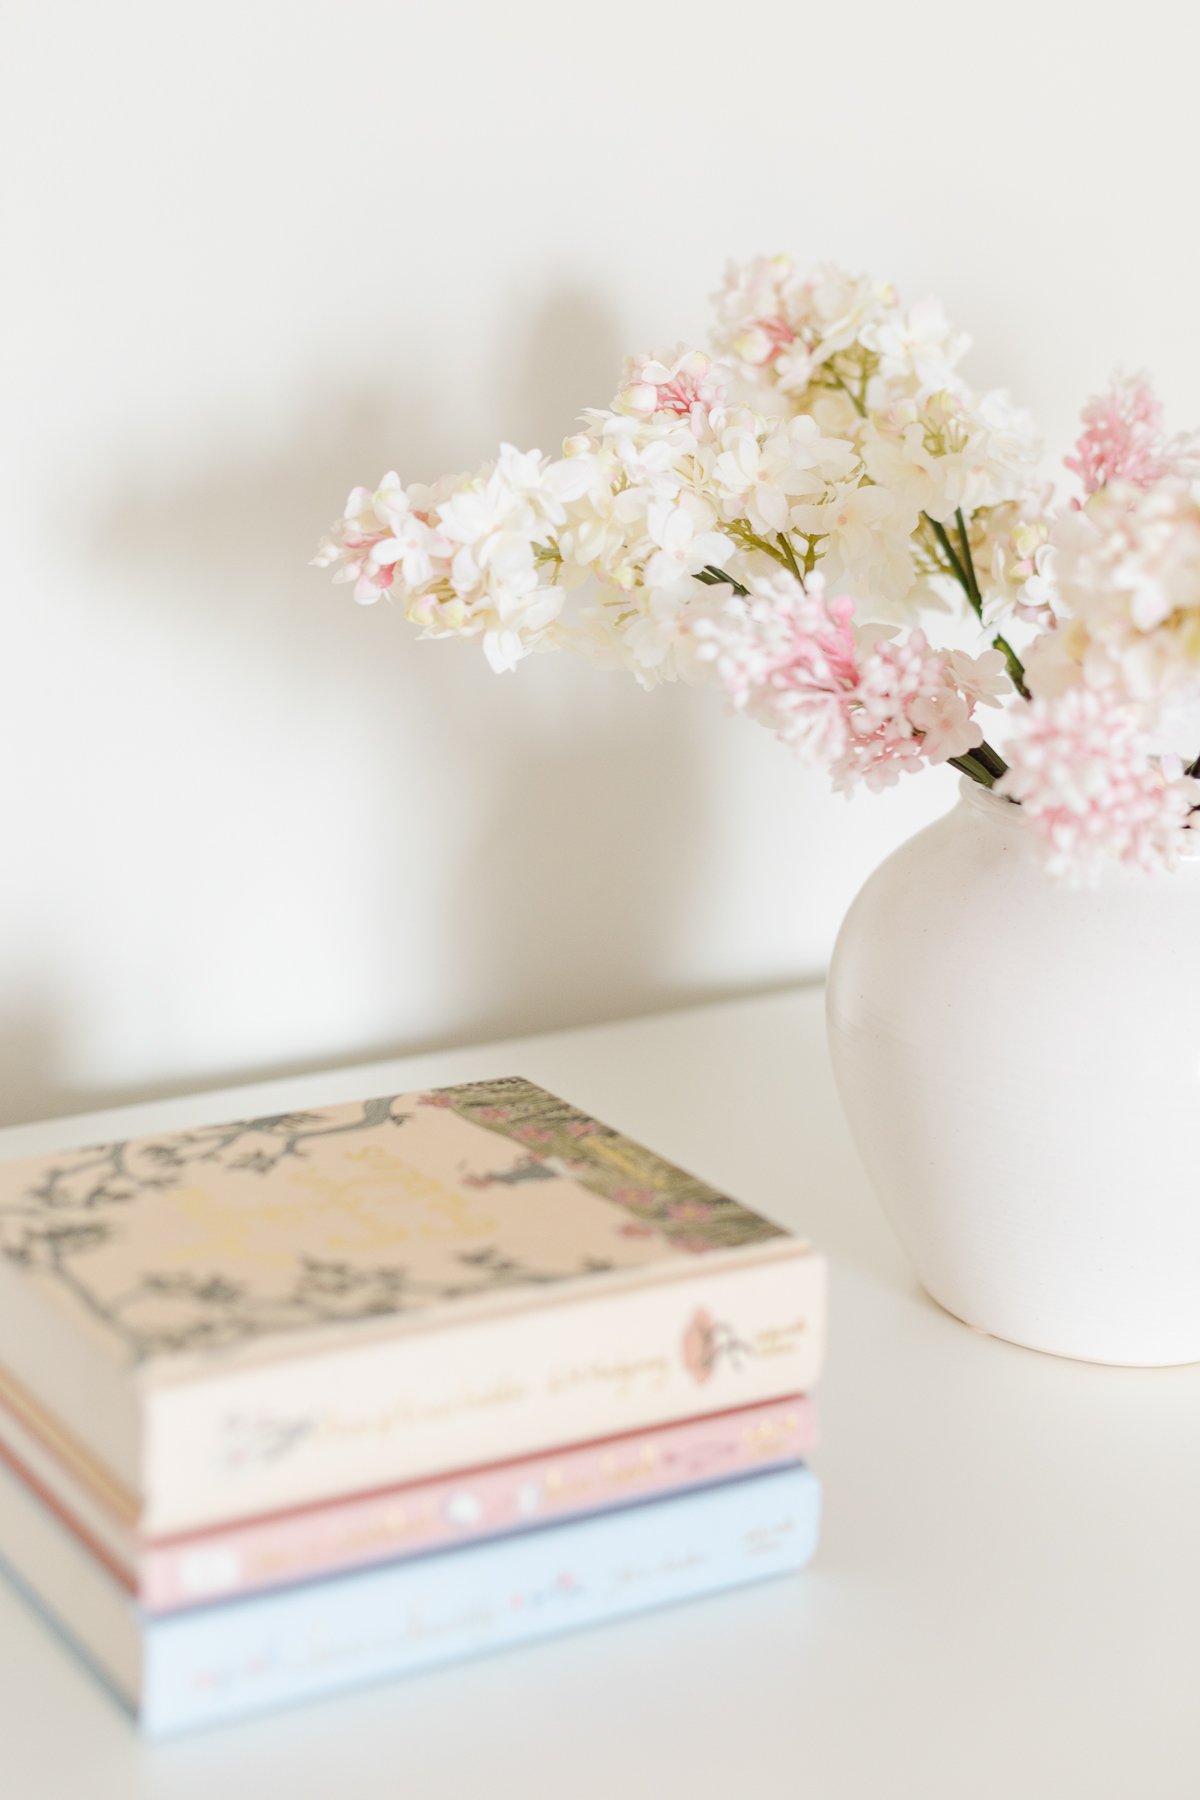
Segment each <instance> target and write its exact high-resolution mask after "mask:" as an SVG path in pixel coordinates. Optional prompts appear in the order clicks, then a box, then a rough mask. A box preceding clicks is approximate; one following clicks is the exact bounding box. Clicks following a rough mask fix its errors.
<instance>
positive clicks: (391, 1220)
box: [0, 1078, 824, 1735]
mask: <svg viewBox="0 0 1200 1800" xmlns="http://www.w3.org/2000/svg"><path fill="white" fill-rule="evenodd" d="M0 1252H2V1254H0V1558H2V1559H3V1561H4V1563H5V1564H6V1566H7V1568H8V1570H9V1571H10V1572H11V1574H12V1576H13V1578H14V1579H15V1581H16V1582H17V1583H18V1584H19V1585H20V1586H21V1587H23V1588H24V1589H25V1591H26V1592H27V1593H28V1594H29V1595H30V1596H31V1597H32V1598H33V1599H34V1601H35V1602H36V1603H38V1604H39V1605H40V1606H41V1607H43V1608H44V1609H45V1610H46V1611H47V1612H48V1613H49V1614H50V1615H51V1616H52V1617H53V1618H54V1619H55V1620H56V1621H57V1623H58V1624H59V1625H60V1626H61V1627H62V1628H63V1630H64V1631H65V1632H66V1633H67V1635H68V1636H69V1637H71V1638H72V1639H73V1640H74V1641H75V1643H76V1644H77V1645H78V1646H79V1647H80V1649H81V1650H82V1651H83V1653H84V1654H85V1655H86V1656H87V1658H88V1659H89V1660H90V1661H91V1663H92V1664H93V1666H95V1667H96V1668H97V1669H98V1670H99V1671H100V1672H101V1673H102V1674H103V1675H104V1676H105V1677H106V1678H107V1680H108V1682H109V1683H110V1685H111V1686H112V1687H113V1688H114V1689H115V1690H116V1692H117V1693H118V1694H119V1695H120V1696H121V1698H122V1699H123V1700H124V1701H125V1702H126V1703H127V1704H128V1705H130V1706H131V1707H132V1708H133V1709H134V1711H135V1712H136V1714H137V1716H138V1717H139V1719H140V1721H141V1722H142V1725H143V1727H144V1729H145V1730H147V1731H148V1732H150V1733H153V1734H156V1735H159V1734H165V1733H169V1732H174V1731H178V1730H183V1729H187V1728H189V1727H192V1726H198V1725H202V1724H207V1723H210V1722H213V1721H216V1720H219V1719H226V1718H231V1717H234V1716H237V1715H240V1714H244V1713H247V1712H251V1711H256V1710H258V1709H260V1708H264V1707H269V1706H276V1705H280V1704H283V1703H285V1702H288V1701H295V1700H299V1699H302V1698H307V1697H309V1696H314V1695H317V1694H323V1693H327V1692H330V1691H332V1690H334V1689H337V1688H341V1687H345V1686H348V1685H350V1684H352V1683H357V1682H361V1681H364V1680H371V1679H377V1678H381V1677H384V1676H388V1675H392V1674H396V1673H399V1672H402V1671H406V1670H412V1669H417V1668H423V1667H427V1666H430V1665H433V1664H436V1663H443V1662H448V1661H451V1660H453V1659H455V1658H458V1657H461V1656H466V1655H471V1654H476V1653H478V1652H480V1651H483V1650H487V1649H492V1648H499V1647H501V1646H506V1645H512V1644H516V1643H520V1642H527V1641H530V1640H532V1639H536V1638H539V1637H542V1636H546V1635H548V1634H550V1633H553V1632H558V1631H565V1630H569V1629H572V1628H574V1627H577V1626H582V1625H586V1624H592V1623H596V1622H599V1621H602V1620H608V1619H615V1618H618V1617H621V1616H624V1615H627V1614H631V1613H634V1612H639V1611H642V1610H645V1609H647V1608H650V1607H653V1606H658V1605H660V1604H662V1603H665V1602H667V1601H671V1600H680V1599H685V1598H689V1597H692V1596H695V1595H700V1594H707V1593H712V1592H715V1591H717V1590H719V1589H722V1588H727V1587H731V1586H734V1585H737V1584H739V1583H743V1582H748V1581H753V1580H756V1579H758V1578H760V1577H762V1576H766V1575H771V1574H775V1573H779V1572H782V1571H784V1570H789V1569H794V1568H797V1567H799V1566H800V1565H801V1564H802V1563H804V1562H805V1561H806V1560H807V1558H808V1557H809V1556H810V1554H811V1553H812V1550H813V1547H814V1543H815V1537H816V1528H817V1511H818V1490H817V1484H816V1481H815V1479H814V1477H813V1476H812V1474H811V1473H810V1472H809V1470H808V1469H807V1468H806V1467H805V1465H804V1458H805V1456H806V1455H807V1452H808V1451H809V1449H810V1447H811V1445H812V1443H813V1439H814V1417H813V1412H812V1407H811V1402H810V1401H809V1400H808V1399H807V1398H806V1396H807V1393H808V1390H809V1388H810V1387H811V1385H812V1383H813V1380H814V1377H815V1376H816V1373H817V1368H818V1362H819V1358H820V1353H821V1347H822V1337H823V1330H824V1268H823V1265H822V1262H821V1259H820V1258H819V1257H818V1256H816V1255H815V1254H813V1253H812V1252H811V1251H810V1250H809V1248H808V1246H807V1245H805V1244H804V1243H802V1242H801V1241H799V1240H797V1239H795V1238H793V1237H790V1236H789V1235H788V1234H787V1233H786V1232H784V1231H782V1230H781V1229H780V1228H779V1227H778V1226H777V1225H774V1224H772V1223H770V1222H769V1221H768V1220H767V1219H765V1218H762V1217H760V1216H759V1215H758V1214H756V1213H754V1212H751V1211H749V1210H748V1209H747V1208H745V1207H743V1206H741V1205H739V1204H738V1203H737V1202H736V1201H734V1200H731V1199H729V1198H728V1197H726V1196H725V1195H722V1194H719V1193H717V1192H716V1191H714V1190H713V1189H712V1188H710V1187H708V1186H706V1185H705V1184H704V1183H703V1182H701V1181H698V1180H697V1179H696V1178H695V1177H693V1176H691V1175H688V1174H686V1173H684V1172H683V1171H682V1170H680V1169H678V1168H676V1167H674V1166H673V1165H672V1164H670V1163H667V1162H665V1161H664V1160H663V1159H662V1158H660V1157H658V1156H655V1155H654V1154H653V1153H651V1152H650V1151H648V1150H645V1149H642V1148H641V1147H640V1146H638V1145H636V1144H634V1143H632V1142H630V1140H629V1139H627V1138H625V1137H623V1136H621V1135H620V1134H619V1133H618V1132H616V1131H613V1130H611V1129H610V1128H608V1127H607V1126H604V1125H601V1124H599V1123H597V1121H596V1120H594V1119H592V1118H590V1117H588V1116H587V1115H586V1114H584V1113H582V1112H580V1111H578V1110H577V1109H576V1108H575V1107H573V1106H570V1105H568V1104H566V1103H565V1102H564V1101H562V1100H559V1099H556V1098H555V1097H554V1096H553V1095H551V1094H548V1093H546V1092H545V1091H544V1090H543V1089H541V1088H538V1087H535V1086H533V1085H532V1084H531V1083H529V1082H527V1081H523V1080H520V1079H516V1078H509V1079H505V1080H497V1081H490V1082H475V1083H471V1084H469V1085H467V1086H462V1087H456V1088H444V1089H439V1090H435V1091H432V1092H427V1093H422V1094H412V1095H405V1096H401V1097H393V1098H390V1099H382V1100H370V1101H366V1102H363V1103H360V1104H356V1105H351V1106H337V1107H330V1108H328V1109H325V1110H322V1111H315V1112H308V1113H291V1114H286V1115H283V1116H280V1117H271V1118H257V1119H248V1120H243V1121H241V1122H239V1123H236V1124H229V1125H224V1126H218V1127H213V1128H211V1129H204V1130H194V1131H186V1132H181V1133H178V1134H176V1135H165V1136H157V1137H150V1138H144V1139H139V1140H135V1141H131V1142H122V1143H109V1144H103V1145H98V1146H95V1147H92V1148H89V1149H86V1150H79V1151H74V1152H70V1153H64V1154H60V1155H58V1156H55V1157H52V1158H46V1157H42V1158H37V1159H34V1160H29V1161H24V1162H16V1163H9V1164H7V1165H5V1166H4V1167H3V1168H0Z"/></svg>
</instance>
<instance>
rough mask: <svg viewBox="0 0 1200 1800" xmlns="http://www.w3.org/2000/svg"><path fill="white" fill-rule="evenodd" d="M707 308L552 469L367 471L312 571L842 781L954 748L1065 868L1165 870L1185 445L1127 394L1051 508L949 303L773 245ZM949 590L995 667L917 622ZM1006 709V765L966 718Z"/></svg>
mask: <svg viewBox="0 0 1200 1800" xmlns="http://www.w3.org/2000/svg"><path fill="white" fill-rule="evenodd" d="M716 315H717V316H716V329H715V333H714V342H713V346H712V352H711V354H710V353H709V352H708V351H705V350H700V349H690V348H680V349H677V350H675V351H672V352H670V353H668V354H665V355H662V356H657V357H640V358H635V359H633V360H631V361H630V362H629V363H628V364H627V366H626V368H625V370H624V372H623V375H622V377H621V381H620V384H619V387H618V390H617V393H616V395H615V397H614V398H613V400H612V401H611V403H610V404H609V405H608V406H606V407H603V408H597V409H592V410H589V411H587V412H585V413H584V414H583V417H582V420H581V429H580V430H579V431H578V432H577V433H576V434H575V435H573V436H572V437H570V438H568V439H567V441H566V442H565V444H564V445H563V446H562V449H561V453H560V454H559V455H557V456H543V455H542V454H541V453H540V452H538V451H521V450H518V449H515V448H513V447H512V446H511V445H507V444H506V445H502V446H501V448H500V452H499V454H498V456H497V458H496V460H495V461H494V462H492V463H489V464H487V465H486V466H485V467H484V468H482V469H480V470H478V471H476V472H474V473H471V474H465V475H462V476H458V477H447V478H444V479H442V480H440V481H438V482H437V483H436V484H435V485H433V486H432V487H425V486H420V485H417V484H412V485H408V486H406V485H404V484H403V483H402V482H401V481H400V479H399V478H398V476H397V475H395V474H389V475H387V476H385V478H384V480H383V482H382V483H381V484H380V486H379V487H378V488H377V489H375V490H374V491H369V490H367V489H365V488H356V489H355V490H354V491H353V492H352V494H351V495H350V497H349V500H348V502H347V505H346V508H345V512H344V515H343V517H342V518H341V519H340V520H339V521H338V523H337V524H336V525H335V526H334V527H333V528H332V531H331V533H330V535H329V536H328V537H327V538H325V539H324V540H323V541H322V543H321V546H320V549H319V552H318V556H317V559H316V560H317V561H318V563H320V564H321V565H322V566H325V567H330V568H332V569H333V570H334V571H335V576H334V578H335V580H338V581H344V582H348V583H350V584H351V585H352V588H353V592H354V595H355V598H356V599H358V600H360V601H362V602H363V603H370V602H373V601H377V600H380V599H382V598H385V597H386V598H390V599H392V600H393V601H394V602H396V603H397V604H398V605H399V606H400V607H401V608H402V609H403V612H404V614H405V616H406V617H407V618H408V619H409V620H411V621H412V622H413V623H414V624H415V625H417V626H418V627H419V628H420V629H421V630H422V632H423V634H424V635H426V636H430V637H444V636H460V637H474V638H477V639H479V640H480V642H481V644H482V647H483V650H484V652H485V654H486V656H487V658H488V660H489V662H490V663H491V665H492V666H493V668H495V669H497V670H508V669H512V668H514V667H515V666H516V664H517V663H518V662H519V661H520V660H521V659H522V658H523V657H524V656H526V655H528V654H530V653H531V652H533V651H538V650H545V649H559V648H562V649H569V650H572V651H575V652H578V653H580V654H582V655H585V656H587V657H589V658H591V659H592V660H594V661H595V662H597V663H599V664H601V665H604V666H609V667H615V668H621V669H624V670H626V671H627V672H629V673H631V674H632V675H633V676H634V677H635V678H636V680H637V681H639V682H640V683H641V684H642V685H643V686H645V687H652V686H654V685H655V684H656V683H657V682H659V681H662V680H671V679H675V678H677V677H685V678H687V679H690V680H710V681H715V682H716V684H717V685H718V686H719V687H720V688H721V689H722V690H723V692H724V693H725V695H726V697H727V698H728V700H729V701H730V702H731V704H732V705H733V706H734V708H735V709H736V710H739V711H742V712H744V713H745V714H746V715H748V716H749V717H751V718H754V719H756V720H758V721H759V722H760V723H762V724H763V725H765V726H767V727H768V728H769V729H770V730H771V731H773V732H775V733H776V734H777V735H778V736H779V737H780V738H781V739H783V740H784V741H785V742H787V743H789V744H792V745H795V746H796V747H798V748H800V749H802V750H804V751H805V752H806V753H808V754H809V755H811V756H813V757H814V758H816V759H817V760H818V761H820V762H822V763H823V764H824V765H825V766H826V767H827V768H828V769H829V770H830V772H831V774H832V776H833V780H834V784H835V786H837V787H839V788H850V787H853V786H856V785H859V784H863V785H866V786H868V787H883V786H887V785H889V784H890V783H892V782H894V781H895V780H897V779H898V777H899V776H900V775H901V774H903V773H908V772H911V771H915V770H917V769H920V768H923V767H927V766H929V765H930V764H936V763H944V762H952V763H954V764H955V765H956V766H958V767H959V768H960V769H961V770H962V771H963V772H964V773H966V774H967V775H969V776H971V777H972V778H973V779H974V780H976V781H980V782H982V783H983V784H984V785H989V786H991V785H996V786H997V791H998V792H1000V793H1001V794H1003V795H1006V796H1007V797H1009V798H1010V799H1012V800H1015V801H1018V802H1019V803H1020V804H1021V805H1022V806H1023V807H1025V808H1027V810H1028V815H1029V817H1030V819H1031V821H1033V823H1034V825H1035V827H1036V829H1037V830H1038V831H1040V832H1041V834H1042V837H1043V839H1044V842H1045V844H1046V846H1047V852H1048V854H1049V855H1050V857H1051V859H1052V860H1053V861H1054V862H1055V864H1056V865H1058V864H1062V863H1064V862H1065V861H1070V860H1071V859H1072V858H1074V859H1075V860H1076V861H1077V862H1078V863H1079V864H1080V865H1084V864H1088V865H1089V866H1090V865H1091V864H1093V863H1094V861H1095V856H1096V855H1097V854H1099V853H1100V852H1101V851H1102V850H1104V848H1105V846H1106V845H1107V851H1106V854H1108V855H1110V856H1111V857H1115V858H1116V859H1117V860H1118V861H1123V862H1126V863H1130V864H1134V865H1136V866H1138V867H1149V866H1164V865H1166V864H1169V863H1170V861H1171V860H1172V858H1173V857H1174V856H1175V855H1176V854H1177V853H1178V838H1179V829H1180V826H1181V825H1186V824H1188V823H1189V822H1190V819H1191V816H1192V815H1191V811H1190V808H1191V807H1192V805H1193V804H1195V802H1194V800H1193V795H1194V794H1195V793H1196V792H1197V791H1200V790H1197V788H1196V785H1195V783H1194V782H1193V781H1192V779H1191V776H1190V775H1189V776H1187V777H1185V776H1184V775H1183V773H1182V764H1180V766H1179V768H1177V769H1173V767H1172V766H1171V765H1169V764H1168V763H1166V762H1164V761H1163V760H1162V758H1161V757H1160V756H1158V754H1157V753H1156V750H1155V748H1154V740H1153V738H1152V737H1151V736H1150V735H1148V733H1150V732H1152V730H1153V728H1154V727H1155V725H1156V724H1161V714H1162V711H1163V709H1164V708H1165V707H1166V706H1167V705H1168V704H1169V703H1173V702H1174V701H1175V700H1176V699H1177V698H1178V697H1179V696H1181V695H1182V696H1183V697H1185V698H1187V697H1189V696H1190V697H1191V698H1192V699H1194V700H1195V701H1196V702H1197V703H1198V705H1200V497H1198V495H1197V490H1196V487H1195V482H1196V478H1197V474H1198V472H1200V453H1198V451H1197V440H1196V439H1195V438H1192V437H1186V438H1185V437H1177V438H1171V439H1168V438H1167V437H1166V436H1165V435H1164V433H1163V428H1162V409H1161V406H1160V404H1159V402H1158V400H1157V398H1156V397H1155V396H1154V394H1153V391H1152V390H1151V389H1150V387H1149V385H1148V383H1146V382H1145V380H1144V379H1143V378H1140V377H1137V378H1134V379H1132V380H1125V379H1123V380H1119V381H1118V382H1117V383H1116V384H1115V385H1114V387H1113V388H1112V389H1111V391H1110V392H1109V393H1108V394H1106V395H1103V396H1100V397H1099V398H1097V399H1095V400H1093V401H1091V402H1089V404H1088V406H1087V407H1086V408H1085V410H1084V415H1083V424H1084V429H1083V433H1082V435H1081V437H1080V439H1079V442H1078V444H1077V446H1076V452H1075V455H1074V456H1073V457H1071V458H1069V459H1068V467H1069V468H1070V469H1071V470H1072V471H1073V472H1074V474H1075V475H1076V476H1077V477H1078V479H1079V481H1080V484H1081V486H1082V489H1083V497H1082V499H1081V500H1078V501H1074V502H1072V503H1071V504H1070V505H1068V506H1067V507H1065V508H1062V509H1060V508H1057V507H1056V505H1055V502H1054V497H1053V491H1052V489H1051V488H1050V487H1049V486H1047V485H1046V484H1045V483H1044V482H1043V481H1041V480H1040V478H1039V476H1038V473H1037V467H1036V464H1037V441H1036V437H1035V434H1034V431H1033V428H1032V425H1031V423H1030V421H1029V419H1028V417H1027V415H1025V414H1024V413H1022V412H1020V411H1018V410H1017V409H1016V408H1015V407H1014V406H1013V405H1012V404H1011V402H1010V401H1009V400H1008V399H1007V398H1006V396H1005V395H1003V394H1002V393H999V392H988V393H977V392H976V391H975V390H974V389H973V388H972V387H971V386H970V385H969V384H968V383H967V382H966V380H965V378H964V376H963V374H962V369H961V363H962V359H963V356H964V354H965V351H966V349H967V347H968V340H967V339H966V338H965V336H964V335H963V334H962V333H960V332H958V331H956V330H954V329H953V328H952V327H951V326H950V325H949V324H948V322H947V320H946V318H945V315H944V313H943V312H942V309H941V307H940V306H939V305H938V304H937V303H936V302H933V301H926V302H923V303H921V304H919V305H916V306H913V307H911V308H908V309H907V310H906V309H905V308H904V307H903V306H902V305H901V304H900V301H899V299H898V298H897V296H896V294H895V292H894V290H893V289H892V288H891V287H890V286H888V285H886V284H882V283H879V282H876V281H872V280H869V279H867V278H865V277H853V276H850V275H847V274H846V273H844V272H843V271H841V270H839V269H837V268H833V267H824V268H821V269H818V270H817V271H816V272H815V273H814V274H808V275H806V274H803V273H801V272H800V271H799V270H797V268H796V267H795V265H794V264H793V263H792V262H791V260H790V259H789V258H787V257H771V258H768V257H760V258H758V259H756V260H755V261H752V262H750V263H748V264H746V265H743V266H737V267H733V268H731V269H730V270H729V272H728V274H727V276H726V280H725V284H724V286H723V288H722V290H721V292H720V294H719V295H718V296H717V300H716ZM952 601H957V603H958V608H959V611H960V612H961V614H962V615H963V616H964V617H965V618H967V619H969V620H973V621H974V625H975V628H976V629H977V631H978V633H979V634H980V638H981V640H982V641H981V642H980V643H979V644H978V646H977V648H978V650H979V654H977V655H967V654H966V653H965V652H964V651H961V650H952V649H939V648H937V647H936V646H935V645H933V644H931V642H930V640H929V638H928V637H927V635H926V630H925V628H924V626H923V625H922V623H921V620H922V618H923V616H924V615H925V613H926V612H929V611H933V610H935V609H938V610H941V611H943V612H944V611H945V609H946V607H947V605H948V604H950V603H951V602H952ZM1002 633H1007V634H1009V636H1015V637H1016V638H1017V639H1018V640H1019V644H1018V647H1014V644H1013V643H1012V642H1010V641H1009V636H1006V635H1001V634H1002ZM989 639H990V640H991V641H992V644H993V645H994V647H993V648H987V642H988V640H989ZM1021 640H1023V641H1021ZM1018 648H1019V649H1020V654H1018ZM1002 698H1010V699H1011V698H1015V699H1016V700H1017V702H1018V703H1017V704H1016V705H1015V706H1013V707H1010V708H1009V709H1008V712H1007V715H1006V716H1007V720H1008V727H1009V731H1010V733H1011V742H1010V741H1009V740H1008V739H1007V738H1006V741H1005V743H1004V745H1003V749H1004V752H1005V755H1004V756H1001V755H1000V754H999V753H998V752H997V751H996V750H995V749H993V748H992V746H991V745H990V744H988V743H987V742H986V741H985V739H984V737H983V733H982V729H981V725H980V723H979V717H978V712H979V709H980V708H981V707H983V706H994V705H996V704H998V702H999V701H1000V700H1001V699H1002ZM1198 716H1200V714H1198ZM1106 744H1108V745H1110V746H1111V753H1110V755H1109V760H1108V762H1107V763H1106V760H1105V757H1106V751H1105V745H1106ZM1196 749H1197V750H1200V742H1198V743H1197V745H1196ZM1005 757H1007V759H1008V760H1007V762H1006V760H1005ZM1196 766H1197V767H1198V768H1200V757H1198V758H1197V759H1196ZM1106 769H1108V774H1107V775H1106V774H1105V770H1106ZM1106 782H1107V787H1106V786H1105V783H1106ZM1106 821H1107V823H1106ZM1106 833H1107V835H1106Z"/></svg>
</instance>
